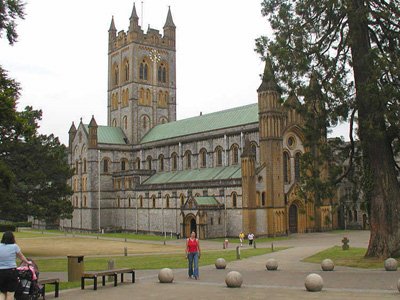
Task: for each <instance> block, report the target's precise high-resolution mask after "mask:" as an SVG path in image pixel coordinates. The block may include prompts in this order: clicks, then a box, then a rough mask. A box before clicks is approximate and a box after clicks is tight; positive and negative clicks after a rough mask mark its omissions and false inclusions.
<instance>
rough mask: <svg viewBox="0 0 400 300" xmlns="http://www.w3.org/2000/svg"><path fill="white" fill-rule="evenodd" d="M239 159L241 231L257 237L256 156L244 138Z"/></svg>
mask: <svg viewBox="0 0 400 300" xmlns="http://www.w3.org/2000/svg"><path fill="white" fill-rule="evenodd" d="M240 158H241V167H242V230H243V231H244V232H247V233H253V234H255V235H257V214H256V210H255V208H256V207H257V203H256V174H255V172H256V168H255V163H256V155H255V153H254V152H253V151H252V149H251V147H250V140H249V137H248V136H246V138H245V143H244V148H243V152H242V155H241V156H240Z"/></svg>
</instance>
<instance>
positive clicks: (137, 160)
mask: <svg viewBox="0 0 400 300" xmlns="http://www.w3.org/2000/svg"><path fill="white" fill-rule="evenodd" d="M136 169H137V170H140V158H139V157H138V158H136Z"/></svg>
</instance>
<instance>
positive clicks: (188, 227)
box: [184, 214, 197, 237]
mask: <svg viewBox="0 0 400 300" xmlns="http://www.w3.org/2000/svg"><path fill="white" fill-rule="evenodd" d="M184 228H185V232H184V236H185V237H189V236H190V233H191V232H192V231H194V232H196V234H197V224H196V217H195V216H194V215H192V214H190V215H188V216H186V218H185V224H184Z"/></svg>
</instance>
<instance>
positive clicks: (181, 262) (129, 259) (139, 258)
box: [35, 248, 286, 272]
mask: <svg viewBox="0 0 400 300" xmlns="http://www.w3.org/2000/svg"><path fill="white" fill-rule="evenodd" d="M283 249H286V248H277V249H276V251H279V250H283ZM270 252H271V249H269V248H267V249H266V248H257V249H243V250H241V252H240V253H241V258H248V257H252V256H256V255H261V254H266V253H270ZM220 257H222V258H224V259H225V260H226V261H227V262H229V261H233V260H236V251H235V250H225V251H207V252H205V251H203V252H202V254H201V259H200V261H199V265H200V266H205V265H210V264H214V263H215V260H216V259H217V258H220ZM110 259H115V261H116V262H115V264H116V267H117V268H132V267H134V268H135V269H136V270H145V269H162V268H171V269H179V268H186V266H187V260H186V259H185V256H184V252H183V251H182V254H173V253H169V254H154V255H133V256H107V257H87V258H85V260H84V264H85V270H87V271H100V270H105V269H107V266H108V260H110ZM35 262H36V264H37V265H38V267H39V270H40V271H41V272H65V271H67V270H68V260H67V258H63V259H38V260H36V261H35Z"/></svg>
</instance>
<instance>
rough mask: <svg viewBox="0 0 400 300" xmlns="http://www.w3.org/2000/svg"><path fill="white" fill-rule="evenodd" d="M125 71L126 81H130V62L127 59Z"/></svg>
mask: <svg viewBox="0 0 400 300" xmlns="http://www.w3.org/2000/svg"><path fill="white" fill-rule="evenodd" d="M124 71H125V72H124V73H125V82H127V81H129V62H128V61H127V60H125V66H124Z"/></svg>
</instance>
